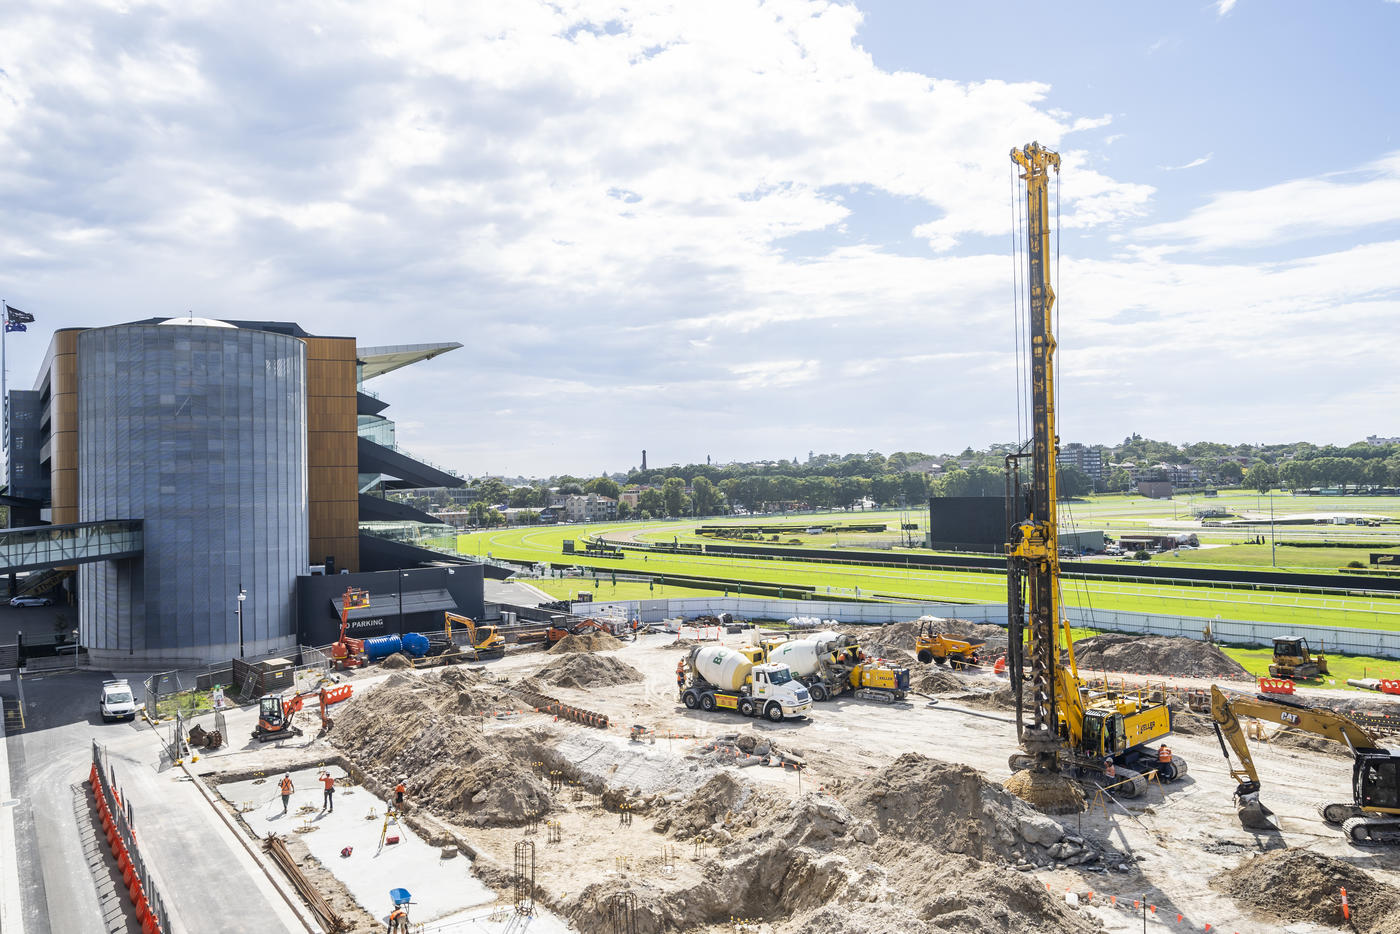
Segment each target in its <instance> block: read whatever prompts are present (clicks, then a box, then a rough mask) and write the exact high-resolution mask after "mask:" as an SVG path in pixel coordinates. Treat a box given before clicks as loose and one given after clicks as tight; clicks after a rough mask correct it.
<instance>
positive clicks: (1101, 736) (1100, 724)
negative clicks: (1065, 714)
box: [1080, 708, 1128, 757]
mask: <svg viewBox="0 0 1400 934" xmlns="http://www.w3.org/2000/svg"><path fill="white" fill-rule="evenodd" d="M1127 748H1128V740H1127V735H1126V733H1125V732H1124V730H1123V715H1122V714H1121V713H1116V712H1114V711H1109V710H1094V709H1092V708H1091V709H1089V710H1086V711H1084V734H1083V739H1082V748H1081V749H1080V751H1081V752H1083V753H1084V754H1085V755H1088V756H1093V757H1100V756H1118V755H1121V754H1122V753H1123V752H1124V751H1125V750H1126V749H1127Z"/></svg>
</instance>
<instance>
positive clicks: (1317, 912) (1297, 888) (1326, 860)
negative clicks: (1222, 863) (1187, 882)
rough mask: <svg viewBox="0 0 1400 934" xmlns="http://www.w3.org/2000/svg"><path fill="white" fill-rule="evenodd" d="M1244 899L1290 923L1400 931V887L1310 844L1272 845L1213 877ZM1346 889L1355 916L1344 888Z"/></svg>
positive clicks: (1372, 933)
mask: <svg viewBox="0 0 1400 934" xmlns="http://www.w3.org/2000/svg"><path fill="white" fill-rule="evenodd" d="M1211 884H1212V885H1213V886H1214V887H1216V888H1218V889H1220V890H1221V891H1224V892H1226V893H1228V894H1229V895H1231V896H1232V897H1233V898H1234V899H1235V901H1237V902H1238V903H1239V904H1240V905H1243V906H1245V907H1246V908H1249V909H1251V910H1253V911H1255V912H1257V913H1258V914H1260V915H1261V916H1263V917H1265V918H1268V919H1270V920H1276V921H1279V922H1282V923H1285V924H1295V923H1298V922H1302V921H1310V922H1312V923H1313V924H1326V925H1331V926H1333V927H1345V928H1349V929H1351V930H1355V931H1359V932H1361V934H1400V912H1397V911H1396V906H1397V905H1400V888H1397V887H1396V886H1393V885H1388V884H1386V883H1384V882H1380V881H1378V880H1377V879H1376V878H1375V877H1374V876H1372V875H1371V874H1370V873H1368V872H1366V871H1365V870H1363V869H1358V868H1357V867H1356V866H1354V865H1352V864H1351V863H1349V862H1345V861H1343V860H1339V859H1333V858H1331V857H1329V856H1324V855H1322V854H1320V853H1317V852H1314V851H1313V850H1308V849H1286V850H1272V851H1269V852H1267V853H1259V854H1256V855H1254V856H1251V857H1249V858H1248V859H1245V860H1244V861H1242V862H1241V863H1240V864H1239V865H1238V866H1236V867H1235V868H1234V869H1233V870H1230V871H1229V872H1226V873H1223V874H1222V875H1220V876H1217V877H1216V878H1215V880H1214V881H1213V882H1212V883H1211ZM1342 889H1345V890H1346V894H1347V903H1348V911H1349V913H1350V915H1351V918H1350V920H1349V921H1348V920H1347V919H1345V918H1343V915H1342V902H1341V897H1340V893H1341V890H1342Z"/></svg>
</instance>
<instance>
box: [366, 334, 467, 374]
mask: <svg viewBox="0 0 1400 934" xmlns="http://www.w3.org/2000/svg"><path fill="white" fill-rule="evenodd" d="M461 346H462V345H461V344H459V343H457V342H456V341H448V342H446V343H442V344H399V345H397V346H393V347H357V348H355V355H356V356H357V357H358V358H359V361H360V365H361V367H362V369H361V371H360V379H362V380H366V379H373V378H374V377H376V376H383V375H384V374H385V373H392V372H393V371H394V370H397V369H399V368H400V367H405V366H408V365H409V364H410V363H417V362H419V361H420V360H431V359H432V358H433V357H436V356H438V355H439V354H445V353H447V352H448V351H449V350H456V349H457V348H458V347H461Z"/></svg>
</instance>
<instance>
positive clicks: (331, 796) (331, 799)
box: [317, 769, 335, 814]
mask: <svg viewBox="0 0 1400 934" xmlns="http://www.w3.org/2000/svg"><path fill="white" fill-rule="evenodd" d="M317 777H318V778H319V779H320V780H321V787H322V789H324V791H323V792H322V794H321V810H323V811H329V812H330V813H332V814H334V813H335V779H333V778H331V773H330V772H327V771H325V770H324V769H322V770H321V774H320V775H318V776H317Z"/></svg>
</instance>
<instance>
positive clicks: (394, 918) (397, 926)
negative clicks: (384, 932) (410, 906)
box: [389, 905, 408, 934]
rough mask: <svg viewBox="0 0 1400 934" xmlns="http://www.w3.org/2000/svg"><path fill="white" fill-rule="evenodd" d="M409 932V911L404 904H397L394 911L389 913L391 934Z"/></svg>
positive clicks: (406, 933) (405, 933)
mask: <svg viewBox="0 0 1400 934" xmlns="http://www.w3.org/2000/svg"><path fill="white" fill-rule="evenodd" d="M399 932H402V934H408V912H407V911H405V910H404V907H403V906H402V905H395V906H394V911H393V913H392V914H390V915H389V934H399Z"/></svg>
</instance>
